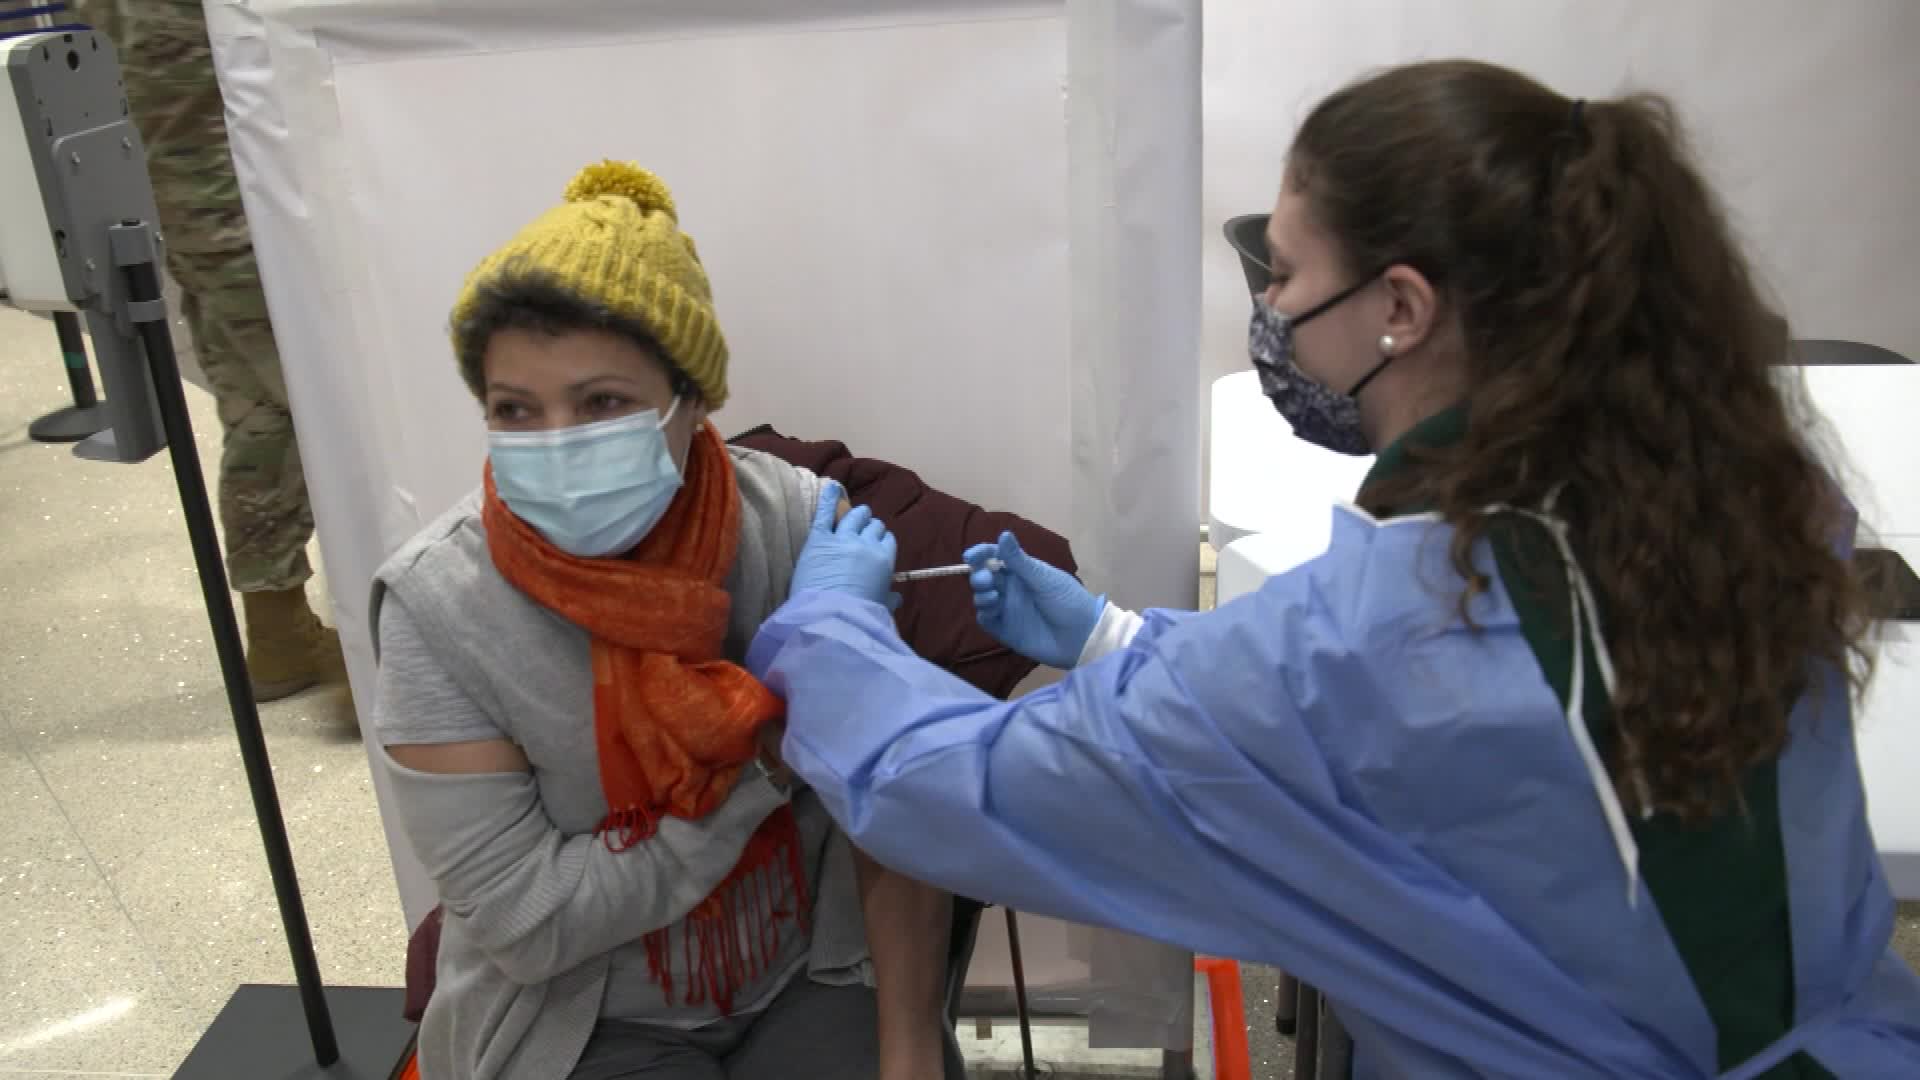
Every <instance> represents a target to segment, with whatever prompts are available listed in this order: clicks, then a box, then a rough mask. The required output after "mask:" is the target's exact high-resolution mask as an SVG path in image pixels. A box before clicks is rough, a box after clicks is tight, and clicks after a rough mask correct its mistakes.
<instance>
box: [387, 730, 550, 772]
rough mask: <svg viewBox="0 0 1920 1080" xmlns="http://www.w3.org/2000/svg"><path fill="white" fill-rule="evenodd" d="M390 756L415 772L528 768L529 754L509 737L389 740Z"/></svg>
mask: <svg viewBox="0 0 1920 1080" xmlns="http://www.w3.org/2000/svg"><path fill="white" fill-rule="evenodd" d="M387 756H388V757H391V758H392V759H393V760H395V761H397V762H399V763H400V764H402V765H404V766H406V767H407V768H409V769H412V770H414V771H415V772H423V773H443V774H471V773H511V772H527V771H529V769H530V766H529V765H528V764H527V755H526V754H525V753H522V752H521V750H520V747H519V746H517V745H516V744H514V743H513V742H512V741H510V740H508V739H477V740H468V741H465V742H449V743H388V744H387Z"/></svg>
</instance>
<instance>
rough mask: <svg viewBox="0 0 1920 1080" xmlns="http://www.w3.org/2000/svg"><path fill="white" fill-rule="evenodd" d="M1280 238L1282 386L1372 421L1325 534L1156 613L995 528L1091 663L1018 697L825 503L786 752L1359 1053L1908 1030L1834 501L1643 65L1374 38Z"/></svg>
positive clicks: (786, 672)
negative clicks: (1338, 1027)
mask: <svg viewBox="0 0 1920 1080" xmlns="http://www.w3.org/2000/svg"><path fill="white" fill-rule="evenodd" d="M1267 245H1268V248H1269V253H1270V268H1271V271H1272V279H1271V282H1270V284H1269V286H1268V288H1267V289H1266V291H1265V294H1264V295H1263V296H1262V297H1261V298H1260V299H1259V301H1258V302H1257V303H1256V305H1255V307H1256V311H1255V313H1254V316H1253V322H1252V330H1251V334H1250V339H1251V340H1250V345H1251V353H1252V360H1253V363H1254V366H1255V367H1256V368H1257V369H1258V370H1259V372H1260V376H1261V379H1262V381H1263V383H1264V385H1265V388H1266V391H1267V393H1268V395H1269V397H1271V398H1272V400H1273V402H1274V404H1275V405H1276V406H1278V408H1279V409H1280V411H1281V412H1282V413H1283V414H1284V415H1285V417H1286V419H1287V420H1288V421H1289V422H1290V423H1291V424H1292V426H1293V429H1294V432H1295V434H1296V435H1298V436H1299V437H1301V438H1304V439H1308V440H1310V441H1312V442H1315V443H1318V444H1320V445H1322V446H1325V447H1329V448H1331V449H1333V450H1337V451H1341V452H1345V453H1350V454H1364V453H1367V452H1369V451H1375V452H1377V454H1378V458H1377V462H1376V464H1375V466H1374V468H1373V469H1372V471H1371V473H1370V474H1369V476H1368V477H1367V480H1366V482H1365V484H1364V486H1363V487H1362V488H1361V491H1360V493H1359V497H1358V503H1359V506H1358V507H1353V508H1349V507H1341V508H1338V509H1337V510H1336V511H1335V512H1334V522H1333V530H1332V540H1331V543H1330V545H1329V547H1328V550H1327V551H1326V553H1325V554H1324V555H1323V556H1321V557H1320V558H1318V559H1316V560H1314V561H1312V562H1310V563H1308V564H1306V565H1304V566H1302V567H1300V568H1298V569H1296V570H1294V571H1292V572H1289V573H1285V574H1281V575H1279V576H1277V577H1275V578H1273V579H1272V580H1270V581H1269V582H1268V583H1266V585H1265V586H1264V587H1263V588H1262V589H1261V590H1260V591H1259V592H1257V593H1256V594H1254V595H1251V596H1248V597H1245V598H1243V599H1241V600H1239V601H1236V602H1234V603H1232V604H1229V605H1227V606H1225V607H1223V608H1221V609H1219V610H1218V611H1215V612H1211V613H1208V614H1202V615H1189V614H1180V613H1172V612H1164V611H1154V612H1149V613H1147V614H1146V615H1145V616H1140V615H1135V614H1133V613H1130V612H1127V611H1123V610H1121V609H1119V608H1117V607H1114V606H1113V605H1110V604H1107V603H1106V602H1105V601H1103V600H1101V599H1100V598H1097V597H1094V596H1092V595H1089V594H1088V592H1087V591H1086V590H1085V589H1083V588H1081V586H1080V585H1079V584H1078V583H1077V582H1076V581H1074V580H1073V579H1072V578H1071V577H1069V576H1068V575H1066V574H1065V573H1062V572H1059V571H1057V570H1055V569H1053V568H1051V567H1047V566H1045V565H1041V564H1039V563H1037V562H1035V561H1033V560H1032V559H1030V558H1028V557H1027V556H1025V555H1024V554H1023V553H1022V552H1021V551H1020V550H1019V548H1018V547H1017V545H1015V544H1014V543H1013V542H1012V541H1011V540H1003V541H1002V542H1001V544H1000V545H999V547H998V548H997V549H996V548H987V549H976V550H975V551H973V552H971V553H969V561H970V562H972V563H974V564H975V566H976V567H977V568H978V571H977V572H976V574H975V575H974V577H973V584H974V589H975V594H976V595H975V598H976V602H977V604H978V607H979V613H980V618H981V621H982V622H983V624H984V625H985V626H986V627H987V628H988V629H989V630H990V631H992V632H993V633H994V634H996V635H997V636H998V637H999V638H1000V639H1001V640H1003V641H1004V642H1006V643H1007V644H1009V645H1011V646H1013V647H1015V648H1017V649H1019V650H1020V651H1022V652H1024V653H1026V654H1028V655H1030V656H1032V657H1034V658H1035V659H1038V660H1042V661H1045V662H1047V663H1050V664H1054V665H1058V666H1061V667H1073V668H1075V669H1076V670H1074V671H1073V672H1072V673H1071V674H1070V676H1069V677H1068V678H1067V679H1066V680H1065V681H1064V682H1062V683H1060V684H1058V685H1056V686H1053V687H1049V688H1047V689H1045V690H1042V691H1040V692H1038V693H1035V694H1033V695H1030V696H1028V697H1026V698H1023V699H1020V700H1018V701H1015V702H1011V703H1001V702H996V701H992V700H989V699H988V698H986V697H985V696H983V695H981V694H980V693H978V692H977V691H975V690H973V689H971V688H969V687H967V686H966V685H964V684H962V683H961V682H960V681H959V680H957V679H954V678H952V677H951V676H949V675H946V674H944V673H942V672H941V671H939V670H938V669H936V668H934V667H933V666H931V665H929V664H926V663H923V662H921V661H920V660H918V659H916V658H915V657H914V656H913V654H912V653H911V652H910V651H909V650H908V648H907V647H906V645H904V644H903V643H902V642H901V639H900V637H899V635H898V634H896V633H895V631H894V628H893V625H892V622H891V621H890V619H889V617H888V614H887V609H886V607H885V606H883V604H882V603H881V601H883V600H884V599H885V597H886V593H887V589H888V582H887V577H888V572H889V571H890V570H891V569H892V567H891V565H890V560H889V558H888V557H887V555H886V553H885V552H884V551H882V550H879V549H877V548H875V547H874V546H873V545H869V544H865V543H864V542H863V541H861V540H860V538H859V537H858V536H856V535H842V534H841V533H838V532H834V531H830V529H829V527H828V526H826V525H824V524H822V525H820V526H817V527H816V529H815V535H814V538H813V540H812V542H811V546H813V547H816V548H817V550H818V554H819V557H821V558H825V557H827V556H828V555H829V554H831V555H832V556H833V557H834V558H836V559H838V560H840V561H841V562H842V563H844V565H845V568H846V571H847V572H844V573H842V574H840V575H839V577H838V580H839V581H841V582H844V583H845V584H844V586H843V587H841V588H838V589H835V590H810V591H807V592H804V593H801V594H799V595H796V596H794V597H793V598H792V599H791V600H790V601H789V602H788V603H787V604H786V606H785V607H784V608H782V609H781V610H780V611H778V612H777V613H776V614H775V615H774V616H773V617H772V618H771V619H769V620H768V622H766V623H765V624H764V626H763V627H762V629H761V631H760V633H759V635H758V637H757V639H756V641H755V643H754V645H753V648H752V649H751V651H750V653H749V658H748V666H749V668H750V669H751V670H753V671H754V672H755V673H756V674H758V675H760V676H761V677H762V678H764V679H765V681H766V683H767V685H769V686H770V687H772V688H773V689H774V690H775V692H776V693H779V694H781V695H783V696H784V697H785V698H786V700H787V709H788V714H787V715H788V720H787V723H788V725H789V728H788V732H787V736H786V739H785V742H784V751H783V752H784V754H785V757H786V760H787V763H788V764H789V765H790V766H791V767H792V768H793V769H794V770H795V771H796V772H797V773H798V774H799V775H800V776H801V777H803V778H804V779H805V780H806V781H807V782H808V783H810V784H811V785H812V786H813V788H814V790H815V791H817V792H818V793H819V795H820V797H821V798H822V800H823V801H824V803H825V804H826V806H827V807H828V809H829V811H830V812H831V813H832V815H833V816H834V818H835V819H836V820H837V821H838V822H839V823H840V824H841V825H842V826H843V827H844V828H845V829H846V831H847V833H848V834H849V835H850V836H851V837H852V838H853V840H854V842H855V843H856V844H858V845H859V846H860V847H861V848H862V849H864V850H866V851H868V852H870V853H872V854H873V855H874V857H876V858H877V859H879V860H881V861H882V862H884V863H886V864H888V865H890V866H892V867H894V868H895V869H897V870H899V871H900V872H902V873H906V874H909V875H911V876H913V877H915V878H918V879H921V880H925V881H928V882H931V883H934V884H937V885H940V886H942V887H945V888H948V889H951V890H953V891H954V892H956V893H961V894H966V895H971V896H974V897H977V898H979V899H982V900H986V901H990V902H997V903H1003V904H1007V905H1010V906H1013V907H1016V908H1019V909H1020V910H1023V911H1031V912H1036V913H1041V914H1047V915H1054V916H1059V917H1063V918H1067V919H1071V920H1075V921H1079V922H1083V923H1091V924H1096V925H1103V926H1110V927H1116V928H1119V929H1122V930H1127V931H1132V932H1136V933H1140V934H1145V935H1150V936H1152V937H1155V938H1159V939H1163V940H1166V941H1170V942H1175V943H1178V944H1180V945H1183V946H1186V947H1189V948H1192V949H1194V950H1196V951H1200V952H1205V953H1210V954H1216V955H1222V956H1230V957H1237V958H1242V959H1249V960H1257V961H1265V962H1271V963H1275V964H1278V965H1279V966H1281V967H1284V968H1285V969H1287V970H1288V971H1291V972H1293V973H1295V974H1297V975H1298V976H1299V977H1300V978H1302V979H1304V980H1306V981H1308V982H1310V983H1313V984H1315V985H1316V986H1318V987H1320V988H1321V989H1322V990H1323V991H1324V993H1325V995H1326V998H1327V1000H1328V1001H1329V1002H1331V1003H1332V1005H1333V1007H1334V1008H1335V1010H1336V1011H1337V1012H1338V1013H1339V1015H1340V1016H1341V1018H1342V1019H1343V1020H1344V1021H1345V1022H1346V1024H1347V1026H1348V1028H1349V1029H1350V1030H1351V1032H1352V1033H1353V1036H1354V1040H1355V1073H1356V1075H1358V1076H1360V1077H1362V1078H1368V1077H1387V1076H1392V1077H1421V1078H1434V1077H1469V1076H1474V1077H1479V1076H1492V1077H1523V1078H1527V1080H1539V1078H1543V1077H1554V1078H1559V1080H1571V1078H1579V1077H1596V1078H1597V1077H1608V1078H1613V1077H1683V1078H1690V1077H1714V1076H1725V1077H1736V1078H1751V1077H1760V1076H1764V1077H1769V1078H1773V1077H1827V1076H1838V1077H1844V1078H1848V1080H1853V1078H1866V1077H1887V1078H1892V1077H1909V1078H1910V1077H1916V1076H1920V979H1916V977H1915V975H1914V973H1913V972H1912V970H1911V969H1909V968H1908V967H1907V965H1906V964H1905V963H1903V962H1902V961H1901V960H1900V959H1899V958H1898V957H1897V956H1896V955H1895V954H1894V953H1893V952H1892V951H1891V948H1890V938H1891V929H1892V920H1893V916H1894V903H1893V900H1892V897H1891V895H1890V893H1889V890H1888V886H1887V883H1886V881H1885V880H1884V878H1883V876H1882V873H1881V870H1880V866H1879V862H1878V859H1877V857H1876V855H1875V851H1874V846H1873V840H1872V837H1871V835H1870V833H1869V831H1868V827H1867V823H1866V818H1865V814H1864V807H1863V797H1862V792H1861V784H1860V774H1859V769H1858V766H1857V763H1856V760H1855V751H1854V743H1853V737H1852V731H1851V712H1850V701H1851V698H1852V695H1853V694H1854V693H1855V692H1856V691H1858V690H1859V688H1860V685H1861V682H1862V680H1863V679H1864V678H1865V671H1866V660H1867V659H1868V641H1867V636H1866V635H1867V634H1868V632H1869V628H1868V626H1867V623H1866V620H1865V618H1864V616H1863V614H1862V613H1863V610H1864V609H1863V606H1862V604H1863V600H1862V597H1861V596H1860V594H1859V590H1858V586H1857V584H1856V582H1855V579H1854V577H1853V576H1852V575H1851V573H1850V570H1849V565H1848V559H1849V555H1850V549H1851V544H1852V537H1853V532H1854V524H1853V519H1852V515H1851V512H1850V510H1849V509H1848V507H1847V505H1846V503H1845V500H1844V499H1843V498H1841V497H1840V495H1839V493H1838V491H1837V490H1836V489H1835V488H1834V486H1833V485H1832V483H1831V481H1830V480H1829V478H1828V473H1827V472H1826V471H1825V470H1824V469H1823V468H1822V466H1821V464H1820V463H1819V462H1818V461H1817V460H1816V456H1815V454H1814V453H1813V451H1811V450H1810V449H1809V447H1808V445H1807V444H1806V442H1805V441H1803V437H1802V435H1801V433H1800V432H1801V428H1800V426H1799V425H1798V424H1797V423H1796V420H1795V418H1794V416H1793V414H1792V412H1791V410H1790V407H1789V402H1787V401H1786V400H1784V399H1783V395H1782V393H1781V391H1780V389H1779V386H1778V383H1777V382H1776V379H1775V371H1774V365H1777V364H1780V363H1782V362H1785V361H1787V359H1788V348H1789V343H1788V341H1787V339H1786V337H1785V334H1784V329H1783V324H1782V322H1781V321H1780V320H1779V318H1778V316H1777V315H1775V314H1774V313H1773V312H1771V311H1770V310H1769V307H1768V304H1767V302H1766V300H1765V298H1764V296H1763V294H1762V291H1761V288H1760V286H1759V284H1758V282H1757V281H1756V280H1755V275H1754V273H1753V271H1752V269H1751V268H1750V264H1749V263H1748V261H1747V259H1746V257H1745V256H1744V254H1743V253H1742V252H1741V250H1740V248H1739V247H1738V245H1737V243H1736V241H1735V238H1734V235H1733V232H1732V230H1731V228H1730V227H1729V226H1728V224H1727V221H1726V217H1725V215H1724V213H1723V212H1722V211H1721V209H1720V208H1719V206H1718V204H1717V203H1716V201H1715V199H1714V197H1713V195H1712V193H1711V192H1710V191H1709V190H1708V188H1707V186H1706V184H1705V183H1704V182H1703V180H1702V179H1701V176H1700V173H1699V171H1698V169H1697V167H1696V166H1695V165H1693V164H1692V163H1691V162H1690V160H1689V158H1688V155H1687V153H1686V150H1685V147H1684V144H1683V141H1682V138H1681V136H1680V134H1679V132H1678V130H1677V126H1676V123H1675V120H1674V117H1673V115H1672V112H1671V110H1670V109H1669V107H1668V106H1667V105H1666V104H1664V103H1663V102H1662V101H1660V100H1658V99H1655V98H1648V97H1632V98H1625V99H1621V100H1611V101H1592V102H1582V101H1572V100H1568V99H1567V98H1565V97H1562V96H1560V95H1558V94H1556V93H1554V92H1552V91H1550V90H1548V89H1546V88H1544V87H1542V86H1540V85H1539V84H1537V83H1535V82H1534V81H1532V80H1530V79H1527V78H1525V77H1523V76H1521V75H1518V74H1515V73H1513V72H1510V71H1506V70H1503V69H1500V68H1496V67H1492V66H1488V65H1484V64H1479V63H1467V62H1445V63H1424V64H1416V65H1412V66H1408V67H1402V68H1397V69H1393V70H1390V71H1387V72H1385V73H1382V74H1379V75H1377V76H1374V77H1371V78H1367V79H1365V80H1363V81H1360V82H1358V83H1356V84H1354V85H1351V86H1349V87H1347V88H1346V89H1343V90H1341V91H1339V92H1338V93H1336V94H1334V95H1333V96H1332V97H1330V98H1328V99H1327V100H1326V101H1324V102H1322V103H1321V104H1320V105H1319V106H1317V107H1316V108H1315V109H1314V110H1313V112H1312V113H1311V115H1310V116H1309V117H1308V118H1307V120H1306V122H1305V124H1304V125H1303V126H1302V128H1301V129H1300V131H1299V133H1298V135H1297V137H1296V139H1295V142H1294V144H1293V147H1292V152H1291V154H1290V157H1289V161H1288V166H1287V169H1286V174H1285V177H1284V182H1283V184H1282V190H1281V192H1280V195H1279V198H1278V201H1277V203H1276V205H1275V207H1274V211H1273V214H1272V217H1271V220H1270V223H1269V228H1268V232H1267ZM1273 482H1274V483H1276V484H1284V483H1286V482H1287V477H1285V476H1275V477H1274V478H1273ZM990 557H997V558H998V559H1000V560H1002V561H1003V563H1004V569H1002V570H995V569H993V568H992V565H991V564H989V563H988V562H987V560H988V558H990ZM856 569H857V572H854V571H855V570H856Z"/></svg>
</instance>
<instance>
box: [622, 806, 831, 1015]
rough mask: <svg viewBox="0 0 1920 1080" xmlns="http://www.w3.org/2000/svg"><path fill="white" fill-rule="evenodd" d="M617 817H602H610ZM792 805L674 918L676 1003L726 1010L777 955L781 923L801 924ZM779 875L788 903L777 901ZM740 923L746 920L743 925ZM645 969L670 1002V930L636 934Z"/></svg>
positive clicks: (803, 886)
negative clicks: (680, 982)
mask: <svg viewBox="0 0 1920 1080" xmlns="http://www.w3.org/2000/svg"><path fill="white" fill-rule="evenodd" d="M617 816H619V815H609V820H611V819H612V818H613V817H617ZM803 847H804V845H802V843H801V841H800V829H799V825H798V823H797V822H796V821H795V820H794V816H793V807H792V806H790V805H789V806H783V807H781V808H780V809H778V810H776V811H774V812H773V813H772V814H771V815H769V816H768V817H767V820H766V821H765V822H764V823H762V824H761V826H760V828H759V829H758V830H757V831H756V832H755V833H754V834H753V837H752V838H751V839H749V840H748V841H747V847H746V850H745V851H744V852H742V853H741V855H740V861H739V862H737V863H735V864H734V867H733V870H732V872H731V873H729V874H728V875H727V878H726V880H725V881H722V882H721V883H720V885H719V887H717V888H715V889H714V890H713V892H712V893H711V894H709V895H708V896H707V898H706V899H705V900H702V901H701V902H700V903H699V905H698V906H696V907H695V908H694V909H693V910H692V911H690V912H688V913H687V916H686V918H685V919H683V920H681V922H680V926H681V928H682V932H681V939H680V940H681V947H680V954H681V955H680V964H679V965H678V967H679V970H680V971H681V972H684V973H685V976H686V983H685V985H684V986H683V987H682V991H683V996H682V998H681V1001H680V1002H679V1003H680V1004H681V1005H685V1006H689V1007H696V1006H701V1005H707V1004H712V1005H713V1006H714V1007H715V1008H717V1009H718V1010H719V1011H720V1013H721V1015H723V1016H731V1015H733V1007H734V995H735V994H736V993H738V992H739V990H740V988H741V987H744V986H747V985H749V984H751V983H753V982H754V981H756V980H758V979H761V978H763V977H765V976H766V975H767V974H768V972H769V971H770V969H771V968H772V966H773V963H774V961H776V960H778V959H779V958H780V943H781V936H780V924H782V923H791V924H793V925H794V926H796V927H799V926H804V925H806V920H807V916H808V912H807V907H808V904H807V875H806V853H805V851H804V850H803ZM782 874H784V876H785V877H786V879H787V885H788V888H789V890H790V892H791V894H792V896H793V900H794V902H793V904H792V905H791V906H789V905H786V904H781V903H778V902H777V897H778V896H779V876H780V875H782ZM743 921H744V922H745V924H746V925H744V926H743V925H742V923H743ZM643 940H644V942H645V945H646V950H647V970H648V972H649V974H651V975H652V977H653V981H654V983H655V984H656V985H658V986H659V987H660V992H661V993H662V994H663V995H665V997H666V999H667V1000H668V1001H669V1002H672V1001H673V1000H674V987H675V979H674V971H675V965H674V963H673V927H672V926H664V927H661V928H660V929H658V930H654V931H652V932H650V933H648V934H647V935H646V937H645V938H644V939H643Z"/></svg>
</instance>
